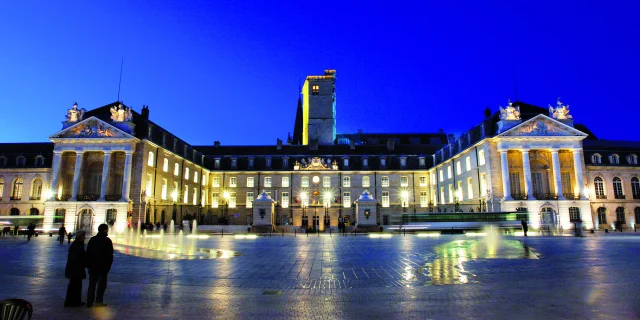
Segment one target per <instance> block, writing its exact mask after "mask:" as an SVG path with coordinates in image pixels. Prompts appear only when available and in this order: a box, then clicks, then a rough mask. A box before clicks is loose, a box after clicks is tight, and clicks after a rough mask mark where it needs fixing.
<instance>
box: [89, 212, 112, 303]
mask: <svg viewBox="0 0 640 320" xmlns="http://www.w3.org/2000/svg"><path fill="white" fill-rule="evenodd" d="M108 234H109V227H108V226H107V225H106V224H104V223H103V224H101V225H100V226H98V234H97V235H95V236H94V237H93V238H91V240H89V244H88V245H87V269H89V293H88V294H87V307H91V306H93V303H94V299H95V304H96V306H106V305H107V304H106V303H104V291H105V290H106V289H107V274H108V273H109V270H111V264H112V263H113V243H111V239H109V238H108V237H107V235H108ZM96 284H97V285H98V288H97V289H98V292H97V294H96Z"/></svg>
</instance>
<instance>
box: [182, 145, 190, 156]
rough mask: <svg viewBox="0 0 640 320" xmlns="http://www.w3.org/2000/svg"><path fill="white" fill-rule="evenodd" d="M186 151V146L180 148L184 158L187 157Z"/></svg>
mask: <svg viewBox="0 0 640 320" xmlns="http://www.w3.org/2000/svg"><path fill="white" fill-rule="evenodd" d="M187 149H189V147H188V146H187V145H186V144H185V145H184V146H182V154H183V155H184V157H185V158H186V157H187Z"/></svg>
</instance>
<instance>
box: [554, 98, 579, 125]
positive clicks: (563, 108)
mask: <svg viewBox="0 0 640 320" xmlns="http://www.w3.org/2000/svg"><path fill="white" fill-rule="evenodd" d="M556 105H557V106H556V107H555V108H554V107H552V106H551V105H549V116H550V117H553V118H554V119H557V120H565V119H571V118H573V116H572V115H570V114H569V105H563V104H562V101H560V97H558V101H556Z"/></svg>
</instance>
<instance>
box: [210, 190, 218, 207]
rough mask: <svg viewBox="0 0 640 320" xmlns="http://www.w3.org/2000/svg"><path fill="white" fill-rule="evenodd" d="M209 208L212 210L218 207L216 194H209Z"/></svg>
mask: <svg viewBox="0 0 640 320" xmlns="http://www.w3.org/2000/svg"><path fill="white" fill-rule="evenodd" d="M211 207H212V208H217V207H218V193H217V192H213V193H212V194H211Z"/></svg>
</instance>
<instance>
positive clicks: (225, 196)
mask: <svg viewBox="0 0 640 320" xmlns="http://www.w3.org/2000/svg"><path fill="white" fill-rule="evenodd" d="M222 196H223V197H224V198H225V199H227V200H228V199H229V198H231V193H229V191H225V192H224V193H222Z"/></svg>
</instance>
